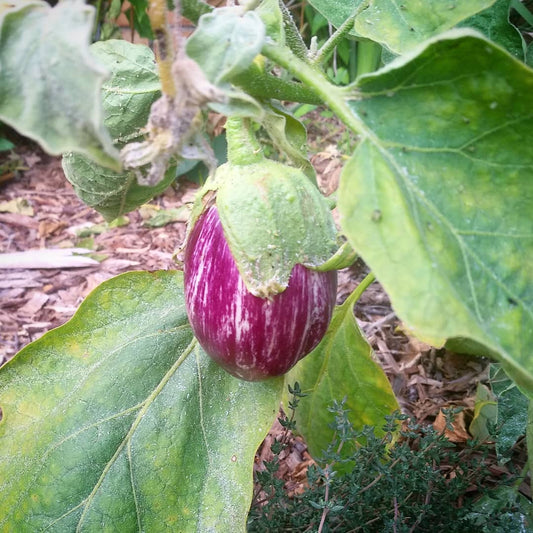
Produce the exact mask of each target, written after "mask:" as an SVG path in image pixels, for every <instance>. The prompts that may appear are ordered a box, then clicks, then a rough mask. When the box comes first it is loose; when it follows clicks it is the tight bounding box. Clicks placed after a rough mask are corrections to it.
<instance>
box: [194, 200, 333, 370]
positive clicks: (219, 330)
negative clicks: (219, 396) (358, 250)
mask: <svg viewBox="0 0 533 533" xmlns="http://www.w3.org/2000/svg"><path fill="white" fill-rule="evenodd" d="M184 279H185V302H186V306H187V312H188V316H189V320H190V323H191V326H192V329H193V331H194V334H195V335H196V338H197V339H198V341H199V342H200V344H201V346H202V347H203V349H204V350H205V351H206V352H207V354H209V355H210V356H211V357H212V358H213V359H214V360H215V361H216V362H217V363H219V364H220V365H221V366H222V367H223V368H225V369H226V370H227V371H228V372H229V373H231V374H233V375H234V376H236V377H239V378H241V379H245V380H248V381H258V380H262V379H266V378H269V377H272V376H278V375H281V374H284V373H285V372H287V371H288V370H289V369H290V368H291V367H293V366H294V365H295V364H296V363H297V362H298V361H299V360H300V359H301V358H302V357H304V356H305V355H307V354H308V353H309V352H310V351H311V350H313V348H315V346H316V345H317V344H318V343H319V342H320V340H321V339H322V337H323V336H324V334H325V332H326V330H327V328H328V324H329V321H330V319H331V314H332V312H333V307H334V305H335V296H336V290H337V273H336V271H329V272H318V271H315V270H311V269H308V268H306V267H304V266H302V265H300V264H297V265H295V266H294V268H293V270H292V272H291V275H290V278H289V284H288V286H287V288H286V289H285V290H284V291H283V292H281V293H279V294H275V295H273V296H271V297H269V298H260V297H258V296H254V295H253V294H252V293H251V292H249V291H248V289H247V288H246V285H245V283H244V281H243V279H242V277H241V275H240V274H239V271H238V269H237V265H236V263H235V260H234V258H233V256H232V254H231V251H230V249H229V246H228V243H227V241H226V238H225V235H224V231H223V228H222V224H221V222H220V218H219V214H218V210H217V208H216V207H215V206H212V207H209V208H208V209H207V211H206V212H205V213H204V214H203V215H202V216H201V217H200V218H199V219H198V221H197V222H196V224H195V226H194V227H193V229H192V231H191V233H190V235H189V238H188V242H187V246H186V248H185V257H184Z"/></svg>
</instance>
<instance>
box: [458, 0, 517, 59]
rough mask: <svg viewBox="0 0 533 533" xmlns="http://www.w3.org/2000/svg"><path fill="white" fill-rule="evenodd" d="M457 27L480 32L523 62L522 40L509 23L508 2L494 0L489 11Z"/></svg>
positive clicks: (507, 0)
mask: <svg viewBox="0 0 533 533" xmlns="http://www.w3.org/2000/svg"><path fill="white" fill-rule="evenodd" d="M458 26H459V27H467V28H473V29H475V30H478V31H480V32H481V33H482V34H483V35H485V36H486V37H487V38H489V39H490V40H491V41H494V42H495V43H496V44H499V45H500V46H503V48H505V49H506V50H507V51H508V52H510V53H511V54H513V55H514V56H516V57H518V59H520V60H521V61H524V60H525V51H526V45H525V42H524V39H523V37H522V35H521V33H520V31H518V29H517V28H516V27H515V26H513V25H512V24H511V23H510V22H509V0H496V3H495V4H494V5H493V6H491V7H490V8H489V9H485V10H483V11H481V12H480V13H477V14H476V15H474V16H473V17H470V18H468V19H466V20H464V21H463V22H461V23H460V24H459V25H458Z"/></svg>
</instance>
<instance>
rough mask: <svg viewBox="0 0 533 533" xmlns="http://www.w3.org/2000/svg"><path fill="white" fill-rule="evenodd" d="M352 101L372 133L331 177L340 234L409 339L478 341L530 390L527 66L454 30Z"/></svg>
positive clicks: (532, 168)
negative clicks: (335, 183)
mask: <svg viewBox="0 0 533 533" xmlns="http://www.w3.org/2000/svg"><path fill="white" fill-rule="evenodd" d="M350 107H351V109H352V111H353V113H355V114H356V115H358V117H360V119H361V120H362V121H363V122H364V123H365V127H367V128H368V130H369V133H368V136H367V137H366V138H365V140H364V141H363V142H361V143H360V145H359V146H358V148H357V149H356V151H355V153H354V155H353V157H352V158H351V160H350V161H349V162H348V163H347V165H346V166H345V168H344V171H343V174H342V177H341V185H340V191H339V209H340V211H341V216H342V221H341V223H342V227H343V229H344V231H345V232H346V234H347V236H348V238H349V240H350V242H351V244H352V245H353V246H354V248H355V249H356V250H357V251H358V252H359V253H360V254H361V256H362V257H363V258H364V260H365V261H366V262H367V263H368V264H369V266H370V267H371V268H372V270H373V271H374V272H375V274H376V276H377V278H378V279H379V280H380V282H381V283H382V284H383V286H384V287H385V289H386V291H387V292H388V294H389V295H390V297H391V300H392V303H393V306H394V308H395V310H396V312H397V313H398V314H399V316H400V317H401V318H402V319H403V320H404V321H405V322H406V324H407V326H408V327H409V328H410V329H412V330H413V331H414V332H415V333H416V334H417V335H418V336H419V337H421V338H422V339H424V340H426V341H427V342H429V343H432V344H435V345H440V344H442V343H443V342H444V341H445V340H446V339H447V338H453V337H463V338H468V339H472V340H473V341H475V342H476V343H479V344H481V345H484V346H485V347H486V348H488V350H489V351H490V352H491V353H493V354H497V355H498V357H499V358H500V359H501V361H502V362H503V363H504V368H505V370H506V371H507V373H508V374H509V375H510V376H511V377H512V378H513V379H515V380H516V381H517V382H518V384H519V385H520V386H522V387H523V389H524V391H527V392H528V393H529V394H530V395H533V358H532V357H531V346H532V344H533V222H532V213H533V179H532V173H533V151H532V150H531V146H532V145H533V129H532V127H531V125H532V123H533V121H532V118H533V112H532V109H533V71H532V70H530V69H529V68H528V67H526V66H525V65H524V64H523V63H520V62H519V61H517V60H516V59H514V58H513V57H512V56H510V55H508V54H507V53H506V52H505V51H503V50H502V49H501V48H499V47H497V46H495V45H494V44H492V43H490V42H489V41H487V40H485V39H484V38H482V37H481V36H480V35H479V34H476V33H474V32H472V31H470V30H453V31H451V32H449V33H447V34H445V35H442V36H441V37H439V38H436V39H434V40H432V41H430V42H428V44H427V45H426V46H425V47H424V48H423V49H421V50H418V51H417V54H416V55H411V56H409V57H406V58H405V59H400V60H396V61H394V62H393V63H391V64H389V65H388V66H387V67H386V68H384V69H383V70H381V71H380V72H377V73H375V74H372V75H367V76H364V77H362V78H361V79H360V81H359V87H358V92H357V98H354V99H353V100H351V101H350Z"/></svg>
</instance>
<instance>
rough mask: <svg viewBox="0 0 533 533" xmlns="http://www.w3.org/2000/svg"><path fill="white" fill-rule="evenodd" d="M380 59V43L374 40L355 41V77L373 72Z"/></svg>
mask: <svg viewBox="0 0 533 533" xmlns="http://www.w3.org/2000/svg"><path fill="white" fill-rule="evenodd" d="M380 60H381V45H380V44H379V43H375V42H374V41H359V42H358V43H357V64H356V68H357V77H359V76H361V75H363V74H367V73H369V72H374V71H375V70H376V69H377V68H378V67H379V62H380Z"/></svg>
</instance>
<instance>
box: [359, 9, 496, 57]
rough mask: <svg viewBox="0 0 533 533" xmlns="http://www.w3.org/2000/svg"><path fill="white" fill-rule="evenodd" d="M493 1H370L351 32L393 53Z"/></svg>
mask: <svg viewBox="0 0 533 533" xmlns="http://www.w3.org/2000/svg"><path fill="white" fill-rule="evenodd" d="M494 2H495V0H469V1H468V2H459V1H458V0H425V1H424V2H421V1H420V0H402V1H401V2H397V1H395V0H373V1H372V0H371V1H370V5H369V7H368V9H365V10H364V11H362V13H361V14H360V15H359V16H358V17H357V18H356V19H355V24H354V29H355V32H356V33H357V34H359V35H361V36H363V37H366V38H368V39H371V40H373V41H377V42H378V43H381V44H383V45H385V46H387V47H388V48H389V50H391V51H392V52H394V53H396V54H404V53H405V52H407V51H409V50H411V49H412V48H414V47H415V46H416V45H418V44H419V43H421V42H423V41H425V40H426V39H428V38H430V37H433V36H434V35H437V34H439V33H441V32H443V31H445V30H449V29H450V28H453V27H454V26H455V25H456V24H458V23H459V22H461V21H462V20H464V19H466V18H468V17H470V16H472V15H474V14H476V13H478V12H479V11H481V10H483V9H486V8H488V7H489V6H491V5H492V4H493V3H494Z"/></svg>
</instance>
